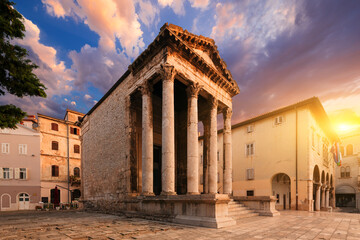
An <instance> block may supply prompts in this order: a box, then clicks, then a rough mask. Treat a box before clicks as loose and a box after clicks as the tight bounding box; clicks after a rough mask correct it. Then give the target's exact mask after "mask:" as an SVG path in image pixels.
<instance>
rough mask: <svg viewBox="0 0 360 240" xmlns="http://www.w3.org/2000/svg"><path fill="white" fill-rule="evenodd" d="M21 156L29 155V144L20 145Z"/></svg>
mask: <svg viewBox="0 0 360 240" xmlns="http://www.w3.org/2000/svg"><path fill="white" fill-rule="evenodd" d="M19 154H20V155H26V154H27V144H19Z"/></svg>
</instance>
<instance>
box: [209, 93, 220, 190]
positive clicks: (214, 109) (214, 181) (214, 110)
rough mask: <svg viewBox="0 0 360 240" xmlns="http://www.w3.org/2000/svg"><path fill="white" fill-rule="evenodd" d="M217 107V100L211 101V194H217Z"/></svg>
mask: <svg viewBox="0 0 360 240" xmlns="http://www.w3.org/2000/svg"><path fill="white" fill-rule="evenodd" d="M217 106H218V101H217V99H216V98H214V97H211V99H210V154H209V155H210V156H209V193H212V194H214V193H217Z"/></svg>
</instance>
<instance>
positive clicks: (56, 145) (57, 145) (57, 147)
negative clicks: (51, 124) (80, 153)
mask: <svg viewBox="0 0 360 240" xmlns="http://www.w3.org/2000/svg"><path fill="white" fill-rule="evenodd" d="M51 149H52V150H59V143H58V142H57V141H52V142H51Z"/></svg>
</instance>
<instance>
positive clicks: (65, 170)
mask: <svg viewBox="0 0 360 240" xmlns="http://www.w3.org/2000/svg"><path fill="white" fill-rule="evenodd" d="M83 116H84V114H82V113H79V112H75V111H72V110H69V109H67V110H66V114H65V117H64V119H57V118H53V117H49V116H46V115H42V114H39V113H38V130H39V131H40V140H41V145H40V146H41V149H40V153H41V156H40V160H41V200H42V202H45V203H47V202H51V203H54V201H56V200H55V199H54V197H56V196H58V199H57V201H58V202H60V203H67V202H70V201H72V200H74V199H78V198H79V197H80V196H81V188H80V184H81V181H80V179H81V176H80V172H81V142H80V128H79V127H78V126H76V125H75V123H76V122H78V121H80V119H81V118H82V117H83ZM55 187H57V189H58V190H59V191H60V194H55V193H54V191H55ZM69 190H70V191H69Z"/></svg>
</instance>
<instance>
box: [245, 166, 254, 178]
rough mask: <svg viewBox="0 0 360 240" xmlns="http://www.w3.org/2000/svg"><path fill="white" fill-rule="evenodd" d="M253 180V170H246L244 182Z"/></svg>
mask: <svg viewBox="0 0 360 240" xmlns="http://www.w3.org/2000/svg"><path fill="white" fill-rule="evenodd" d="M254 179H255V169H254V168H247V169H246V180H254Z"/></svg>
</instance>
